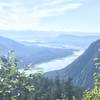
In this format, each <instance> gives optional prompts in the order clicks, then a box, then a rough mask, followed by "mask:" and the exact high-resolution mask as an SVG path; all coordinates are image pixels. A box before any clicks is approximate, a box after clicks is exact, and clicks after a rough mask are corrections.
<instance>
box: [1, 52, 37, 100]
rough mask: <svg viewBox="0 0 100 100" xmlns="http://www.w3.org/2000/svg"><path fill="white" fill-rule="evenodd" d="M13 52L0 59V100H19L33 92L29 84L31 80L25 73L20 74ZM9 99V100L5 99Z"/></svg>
mask: <svg viewBox="0 0 100 100" xmlns="http://www.w3.org/2000/svg"><path fill="white" fill-rule="evenodd" d="M14 53H15V52H14V51H13V50H12V51H9V52H8V55H7V56H3V55H1V57H0V100H19V99H18V98H19V97H23V98H24V96H23V95H24V94H26V92H27V93H31V92H33V91H34V90H35V88H34V86H33V84H31V83H30V81H31V80H32V78H31V77H30V76H28V75H26V73H25V71H23V72H20V71H19V66H18V62H17V60H16V58H15V57H14ZM6 98H9V99H6Z"/></svg>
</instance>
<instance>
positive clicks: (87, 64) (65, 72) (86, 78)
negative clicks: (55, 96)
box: [45, 40, 100, 88]
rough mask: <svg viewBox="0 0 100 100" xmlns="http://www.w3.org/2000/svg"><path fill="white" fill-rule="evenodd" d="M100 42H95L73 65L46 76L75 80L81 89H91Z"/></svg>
mask: <svg viewBox="0 0 100 100" xmlns="http://www.w3.org/2000/svg"><path fill="white" fill-rule="evenodd" d="M99 48H100V40H98V41H96V42H93V43H92V44H91V45H90V46H89V47H88V49H87V50H86V51H85V52H84V53H83V54H82V55H81V56H80V57H79V58H78V59H76V60H75V61H74V62H73V63H72V64H70V65H68V66H67V67H65V68H64V69H61V70H57V71H52V72H48V73H46V74H45V76H47V77H49V78H55V77H56V76H57V75H59V76H60V78H61V79H68V77H71V78H73V83H74V84H76V85H79V86H81V87H85V88H90V87H92V85H93V84H92V83H93V73H94V72H95V70H96V69H95V66H94V61H93V59H94V58H95V57H96V56H97V55H98V54H99V51H98V49H99Z"/></svg>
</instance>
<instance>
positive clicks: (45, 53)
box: [0, 37, 75, 64]
mask: <svg viewBox="0 0 100 100" xmlns="http://www.w3.org/2000/svg"><path fill="white" fill-rule="evenodd" d="M0 48H1V49H2V50H1V51H0V53H1V54H4V55H6V54H7V53H8V51H9V50H15V51H16V56H17V58H18V59H21V60H23V61H24V62H25V63H32V64H39V63H43V62H47V61H50V60H53V59H57V58H62V57H65V56H69V55H72V54H73V51H75V50H74V49H62V48H49V47H42V46H37V45H36V44H33V45H32V46H26V45H23V44H21V43H19V42H16V41H14V40H11V39H8V38H4V37H0Z"/></svg>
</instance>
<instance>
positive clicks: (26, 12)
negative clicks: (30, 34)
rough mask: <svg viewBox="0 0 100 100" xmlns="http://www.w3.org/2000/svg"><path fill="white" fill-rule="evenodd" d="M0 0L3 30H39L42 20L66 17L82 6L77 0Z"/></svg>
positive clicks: (1, 26) (0, 25)
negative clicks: (65, 15) (69, 12)
mask: <svg viewBox="0 0 100 100" xmlns="http://www.w3.org/2000/svg"><path fill="white" fill-rule="evenodd" d="M73 1H74V0H43V1H41V0H34V1H33V0H29V1H27V0H0V28H1V29H19V30H20V29H37V28H38V27H40V24H41V20H42V18H46V17H51V16H61V15H64V14H65V13H66V12H67V11H69V10H74V9H77V8H79V7H80V6H82V4H83V2H81V1H80V0H77V1H76V2H75V1H74V2H73Z"/></svg>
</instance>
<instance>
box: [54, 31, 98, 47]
mask: <svg viewBox="0 0 100 100" xmlns="http://www.w3.org/2000/svg"><path fill="white" fill-rule="evenodd" d="M72 34H83V36H79V35H66V34H61V35H59V36H57V37H56V39H55V40H54V41H56V42H57V43H62V44H69V45H74V46H80V47H87V46H89V45H90V44H91V43H92V42H93V41H96V40H98V39H99V37H98V36H96V35H95V36H92V35H91V36H84V34H86V33H84V32H80V33H79V32H77V33H75V32H73V33H72ZM87 34H89V33H87ZM84 40H85V41H84Z"/></svg>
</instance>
